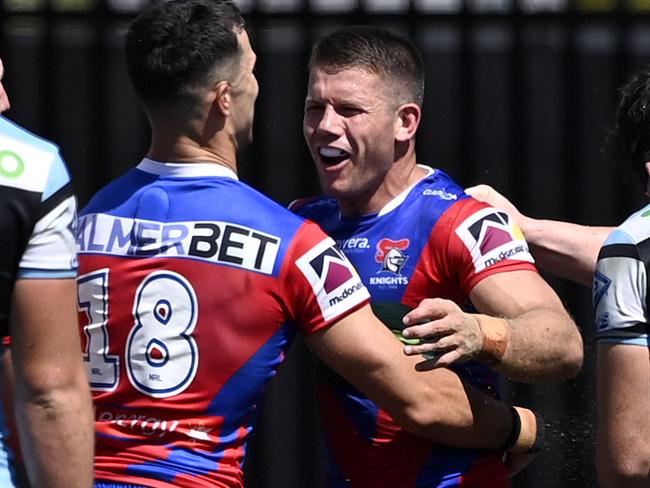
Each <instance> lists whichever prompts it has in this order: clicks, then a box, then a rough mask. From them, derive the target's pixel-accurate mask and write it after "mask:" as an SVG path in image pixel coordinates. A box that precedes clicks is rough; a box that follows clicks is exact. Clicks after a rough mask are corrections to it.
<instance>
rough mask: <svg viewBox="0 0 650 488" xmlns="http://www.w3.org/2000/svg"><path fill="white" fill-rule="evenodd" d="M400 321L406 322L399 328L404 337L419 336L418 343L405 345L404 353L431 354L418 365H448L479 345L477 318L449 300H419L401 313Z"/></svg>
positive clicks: (468, 356) (474, 353) (472, 353)
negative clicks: (411, 307)
mask: <svg viewBox="0 0 650 488" xmlns="http://www.w3.org/2000/svg"><path fill="white" fill-rule="evenodd" d="M404 323H405V324H406V325H407V326H410V327H407V328H405V329H404V330H403V331H402V335H403V336H404V337H406V338H407V339H420V340H422V343H421V344H418V345H407V346H405V347H404V353H405V354H407V355H408V356H415V355H418V354H424V355H426V356H433V357H432V358H431V359H430V360H428V361H425V362H424V363H420V367H422V368H434V367H442V366H449V365H450V364H452V363H454V362H456V361H466V360H468V359H472V358H474V357H476V356H477V355H478V354H479V353H480V352H481V348H482V347H483V334H482V332H481V329H480V327H479V324H478V321H477V320H476V319H475V318H474V317H472V315H471V314H468V313H465V312H463V311H462V310H461V309H460V307H459V306H458V305H457V304H455V303H454V302H452V301H451V300H445V299H442V298H427V299H425V300H422V301H421V302H420V304H419V305H418V307H417V308H415V309H413V310H412V311H411V312H409V313H408V314H406V315H405V316H404ZM413 324H417V325H413Z"/></svg>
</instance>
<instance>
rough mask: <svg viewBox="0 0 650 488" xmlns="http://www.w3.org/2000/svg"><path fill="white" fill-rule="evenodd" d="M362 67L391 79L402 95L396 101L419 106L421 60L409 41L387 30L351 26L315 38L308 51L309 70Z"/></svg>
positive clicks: (367, 26)
mask: <svg viewBox="0 0 650 488" xmlns="http://www.w3.org/2000/svg"><path fill="white" fill-rule="evenodd" d="M315 67H324V68H326V69H332V70H344V69H349V68H361V69H365V70H367V71H369V72H371V73H375V74H377V75H380V76H385V77H387V78H389V79H390V81H393V82H394V84H395V89H397V90H398V93H400V94H401V97H403V98H405V99H403V100H399V101H398V102H399V103H405V102H415V103H417V104H418V105H420V106H421V105H422V100H423V98H424V63H423V61H422V57H421V56H420V53H419V52H418V50H417V48H416V47H415V46H414V45H413V43H412V42H411V41H409V40H408V39H406V38H405V37H402V36H400V35H397V34H395V33H394V32H391V31H389V30H386V29H383V28H380V27H375V26H370V25H353V26H348V27H343V28H341V29H338V30H336V31H334V32H332V33H330V34H328V35H327V36H326V37H324V38H323V39H321V40H320V41H318V42H317V43H316V44H315V45H314V47H313V49H312V52H311V57H310V59H309V69H310V70H312V69H314V68H315Z"/></svg>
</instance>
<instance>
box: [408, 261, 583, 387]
mask: <svg viewBox="0 0 650 488" xmlns="http://www.w3.org/2000/svg"><path fill="white" fill-rule="evenodd" d="M470 298H471V300H472V303H473V304H474V306H475V307H476V308H477V310H478V311H479V312H481V313H483V314H487V315H490V316H494V317H499V319H494V318H488V317H486V316H481V315H473V314H467V313H463V312H462V311H461V310H460V309H459V308H458V307H457V306H456V305H455V304H453V303H451V302H449V301H448V300H442V299H427V300H424V301H423V302H422V303H421V305H420V306H419V307H418V308H417V309H416V310H414V311H412V312H410V313H409V314H408V316H407V317H408V320H409V321H410V322H409V323H411V324H413V323H419V322H423V321H425V320H428V319H430V318H434V319H435V320H433V321H431V322H426V323H424V324H422V325H415V326H412V327H409V328H408V329H405V330H404V332H403V334H404V335H405V336H407V337H418V338H422V339H425V340H428V341H429V342H427V343H424V344H422V345H418V346H407V347H406V348H405V352H406V353H407V354H410V355H415V354H421V353H423V352H432V353H436V354H441V355H442V357H441V358H440V360H438V363H437V365H439V366H445V365H448V364H450V363H452V362H454V361H457V360H463V359H478V360H482V361H485V362H487V364H488V365H489V366H491V367H492V368H494V369H495V370H497V371H499V372H501V373H502V374H504V375H506V376H508V377H510V378H512V379H513V380H515V381H523V382H536V381H545V380H552V379H561V378H566V377H570V376H573V375H575V374H576V373H577V372H578V371H579V369H580V367H581V366H582V359H583V350H582V338H581V336H580V332H579V331H578V329H577V327H576V325H575V323H574V322H573V320H572V319H571V317H570V316H569V314H568V313H567V311H566V310H565V308H564V306H563V305H562V302H561V301H560V299H559V298H558V296H557V294H556V293H555V292H554V291H553V289H552V288H551V287H550V286H549V285H548V284H547V283H546V282H545V281H544V280H543V279H542V278H541V277H540V276H539V275H538V274H537V273H536V272H534V271H511V272H507V273H497V274H494V275H491V276H489V277H487V278H485V279H483V280H482V281H481V282H480V283H479V284H478V285H476V286H475V287H474V289H473V290H472V291H471V293H470ZM495 320H496V321H498V323H497V325H498V326H499V327H502V328H503V330H504V331H506V332H507V340H505V341H504V342H503V346H504V350H503V351H502V352H503V354H502V357H499V358H495V357H494V356H491V355H486V354H484V353H485V352H486V343H487V342H488V334H487V333H486V329H485V328H484V327H483V324H485V323H486V322H489V321H495ZM479 321H480V322H479Z"/></svg>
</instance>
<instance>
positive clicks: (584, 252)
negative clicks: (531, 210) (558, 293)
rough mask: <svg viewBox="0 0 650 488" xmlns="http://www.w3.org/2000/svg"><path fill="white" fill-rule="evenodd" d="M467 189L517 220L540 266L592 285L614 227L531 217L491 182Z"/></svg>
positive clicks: (478, 198) (564, 276)
mask: <svg viewBox="0 0 650 488" xmlns="http://www.w3.org/2000/svg"><path fill="white" fill-rule="evenodd" d="M466 192H467V193H468V194H470V195H472V196H473V197H474V198H476V199H477V200H481V201H483V202H487V203H489V204H490V205H492V206H494V207H497V208H501V209H502V210H505V211H506V212H508V213H509V214H510V215H511V216H512V217H513V218H514V219H515V222H516V223H517V225H518V226H519V227H520V228H521V231H522V232H523V234H524V237H525V238H526V240H527V241H528V244H529V245H530V248H531V252H532V253H533V256H535V260H536V261H537V264H538V265H539V267H540V268H542V269H545V270H546V271H549V272H550V273H553V274H555V275H557V276H560V277H562V278H567V279H569V280H573V281H575V282H577V283H581V284H583V285H585V286H589V287H591V284H592V280H593V275H594V269H595V267H596V259H597V258H598V251H599V250H600V247H601V246H602V244H603V242H604V241H605V239H606V238H607V236H608V235H609V233H610V232H611V231H612V230H613V227H593V226H587V225H580V224H574V223H571V222H563V221H560V220H544V219H534V218H531V217H528V216H526V215H524V214H522V213H521V212H520V211H519V210H518V209H517V207H515V206H514V205H513V204H512V203H511V202H510V201H509V200H508V199H507V198H505V197H504V196H503V195H501V194H500V193H499V192H497V191H496V190H495V189H494V188H492V187H490V186H488V185H478V186H475V187H472V188H468V189H467V190H466Z"/></svg>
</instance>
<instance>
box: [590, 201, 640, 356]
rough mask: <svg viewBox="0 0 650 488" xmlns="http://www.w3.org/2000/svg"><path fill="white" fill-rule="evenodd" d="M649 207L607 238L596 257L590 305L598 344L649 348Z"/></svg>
mask: <svg viewBox="0 0 650 488" xmlns="http://www.w3.org/2000/svg"><path fill="white" fill-rule="evenodd" d="M649 265H650V205H648V206H646V207H644V208H643V209H641V210H639V211H638V212H636V213H634V214H632V215H631V216H630V217H629V218H628V219H627V220H626V221H625V222H623V223H622V224H621V225H620V226H619V227H617V228H616V229H615V230H614V231H613V232H612V233H611V234H610V235H609V237H608V238H607V240H606V241H605V243H604V244H603V247H602V248H601V249H600V253H599V255H598V263H597V265H596V272H595V274H594V286H593V303H594V311H595V320H596V329H597V330H596V337H597V340H598V341H605V342H611V343H618V344H631V345H639V346H646V347H647V346H648V345H649V344H648V323H650V322H649V320H648V297H649V294H648V266H649Z"/></svg>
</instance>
